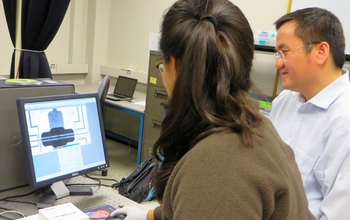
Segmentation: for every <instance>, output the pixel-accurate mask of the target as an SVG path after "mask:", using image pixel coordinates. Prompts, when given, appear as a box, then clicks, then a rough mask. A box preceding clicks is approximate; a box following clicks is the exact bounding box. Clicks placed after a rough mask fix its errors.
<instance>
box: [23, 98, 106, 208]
mask: <svg viewBox="0 0 350 220" xmlns="http://www.w3.org/2000/svg"><path fill="white" fill-rule="evenodd" d="M17 110H18V116H19V123H20V128H21V134H22V141H23V146H24V148H25V156H26V159H27V164H26V165H27V168H28V169H27V173H28V177H29V178H28V179H29V184H30V186H32V187H42V186H48V185H50V184H52V185H51V189H50V190H48V191H46V192H45V193H44V195H45V196H47V197H42V199H41V200H40V201H39V203H38V208H44V207H47V206H51V205H53V203H54V201H55V199H56V198H61V197H64V196H67V195H74V194H75V195H83V194H87V195H91V194H92V189H91V188H90V187H86V186H85V188H84V187H83V186H74V187H71V186H69V187H66V186H65V184H64V183H63V182H62V180H65V179H69V178H72V177H75V176H79V175H81V174H85V173H88V172H91V171H95V170H100V169H104V168H107V167H108V166H109V160H108V155H107V147H106V140H105V134H104V127H103V120H102V114H101V107H100V101H99V98H98V94H97V93H90V94H68V95H57V96H45V97H43V96H42V97H32V98H23V99H18V100H17ZM53 193H54V194H53ZM67 193H68V194H67ZM47 203H49V204H47ZM51 203H52V204H51Z"/></svg>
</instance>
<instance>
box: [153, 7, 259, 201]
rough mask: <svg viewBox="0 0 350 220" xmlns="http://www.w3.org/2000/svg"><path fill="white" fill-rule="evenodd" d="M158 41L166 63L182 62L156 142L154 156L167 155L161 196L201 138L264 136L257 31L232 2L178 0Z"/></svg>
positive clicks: (157, 178)
mask: <svg viewBox="0 0 350 220" xmlns="http://www.w3.org/2000/svg"><path fill="white" fill-rule="evenodd" d="M203 16H211V17H207V18H205V19H201V18H202V17H203ZM215 21H216V22H215ZM159 46H160V50H161V52H162V53H163V56H164V58H165V62H167V61H168V59H169V57H170V56H173V57H175V58H176V60H178V61H179V62H178V63H179V67H178V69H177V71H178V75H177V79H176V82H175V85H174V89H173V93H172V95H171V99H170V100H169V106H168V109H167V112H166V117H165V118H164V120H163V122H162V130H161V135H160V138H159V139H158V140H157V142H156V143H155V144H154V147H153V155H154V156H155V157H156V158H157V159H158V160H160V158H159V155H158V154H160V155H161V156H162V157H163V158H164V160H163V163H162V166H161V168H160V169H159V170H158V171H157V172H155V175H154V184H155V192H156V196H157V198H158V200H159V201H162V197H163V192H164V189H165V186H166V184H167V181H168V179H169V176H170V174H171V172H172V170H173V168H174V166H175V165H176V164H177V162H178V161H179V160H180V159H181V158H182V156H183V155H184V154H186V152H188V151H189V150H190V149H191V148H192V147H194V145H195V144H196V143H198V142H199V141H200V140H202V139H204V138H205V137H208V136H209V135H211V134H214V133H218V132H226V133H229V132H231V133H237V134H239V135H240V136H241V139H242V141H243V143H244V144H245V145H247V147H249V146H251V147H252V146H253V145H254V144H255V143H256V141H258V140H259V136H258V135H257V134H255V132H254V130H253V128H254V127H256V126H257V125H258V124H259V123H260V121H261V120H262V119H261V117H262V116H261V115H260V114H259V112H258V111H257V110H256V109H254V108H253V107H252V104H251V100H250V98H249V94H248V92H249V90H250V88H251V86H252V82H251V79H250V72H251V68H252V60H253V57H254V38H253V32H252V30H251V28H250V25H249V23H248V21H247V19H246V17H245V16H244V14H243V13H242V12H241V10H240V9H239V8H238V7H236V6H235V5H234V4H232V2H230V1H227V0H180V1H177V2H176V3H175V4H174V5H172V6H171V7H170V9H168V11H167V12H166V13H165V15H164V19H163V22H162V25H161V39H160V45H159ZM213 150H215V149H213Z"/></svg>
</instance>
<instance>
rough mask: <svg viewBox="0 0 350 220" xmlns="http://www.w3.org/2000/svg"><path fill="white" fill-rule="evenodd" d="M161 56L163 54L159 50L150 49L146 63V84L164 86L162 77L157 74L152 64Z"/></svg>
mask: <svg viewBox="0 0 350 220" xmlns="http://www.w3.org/2000/svg"><path fill="white" fill-rule="evenodd" d="M162 58H163V56H162V54H161V53H160V52H155V51H151V53H150V57H149V65H148V80H147V83H148V85H152V86H159V87H164V86H163V81H162V77H161V76H160V75H159V74H158V72H157V68H156V67H155V66H154V64H155V63H157V62H158V61H159V60H160V59H162Z"/></svg>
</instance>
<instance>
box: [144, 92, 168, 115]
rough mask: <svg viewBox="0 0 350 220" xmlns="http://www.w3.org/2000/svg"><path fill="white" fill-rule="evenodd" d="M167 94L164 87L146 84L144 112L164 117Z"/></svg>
mask: <svg viewBox="0 0 350 220" xmlns="http://www.w3.org/2000/svg"><path fill="white" fill-rule="evenodd" d="M167 100H168V95H167V92H166V90H165V89H164V88H160V87H155V86H148V88H147V97H146V108H145V112H146V113H149V114H152V115H156V116H159V117H161V118H163V117H164V114H165V108H164V107H166V105H167Z"/></svg>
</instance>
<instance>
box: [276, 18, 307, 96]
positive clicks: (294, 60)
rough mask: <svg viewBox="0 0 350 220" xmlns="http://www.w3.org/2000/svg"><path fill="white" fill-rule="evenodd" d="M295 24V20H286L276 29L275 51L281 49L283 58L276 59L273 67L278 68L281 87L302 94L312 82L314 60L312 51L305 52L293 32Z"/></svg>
mask: <svg viewBox="0 0 350 220" xmlns="http://www.w3.org/2000/svg"><path fill="white" fill-rule="evenodd" d="M296 26H297V24H296V23H295V22H287V23H285V24H283V25H282V26H281V27H280V28H279V29H278V31H277V38H276V51H282V53H283V56H284V58H282V59H278V60H277V61H276V63H275V67H276V68H277V69H279V70H280V75H281V79H282V86H283V88H285V89H289V90H292V91H296V92H299V93H301V94H304V92H306V91H307V90H308V89H309V87H310V85H312V82H313V72H314V71H313V65H314V62H313V58H312V53H307V51H306V49H305V45H304V43H303V42H302V40H301V39H300V38H299V37H297V36H296V35H295V34H294V31H295V28H296ZM311 47H312V46H311ZM280 54H281V53H280Z"/></svg>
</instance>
